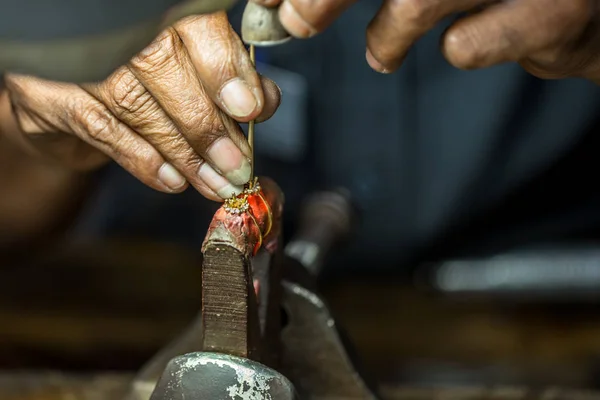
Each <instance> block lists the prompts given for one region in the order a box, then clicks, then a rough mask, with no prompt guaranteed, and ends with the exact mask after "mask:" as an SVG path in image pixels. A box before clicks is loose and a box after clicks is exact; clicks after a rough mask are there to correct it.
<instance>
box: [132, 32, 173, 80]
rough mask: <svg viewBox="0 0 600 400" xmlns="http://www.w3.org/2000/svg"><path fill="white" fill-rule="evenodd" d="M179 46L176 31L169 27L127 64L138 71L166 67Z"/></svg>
mask: <svg viewBox="0 0 600 400" xmlns="http://www.w3.org/2000/svg"><path fill="white" fill-rule="evenodd" d="M181 47H182V43H181V39H180V38H179V35H178V34H177V31H175V29H173V28H171V27H169V28H167V29H165V30H164V31H163V32H161V34H160V35H159V36H158V37H157V38H156V39H154V41H153V42H152V43H151V44H150V45H149V46H148V47H146V48H145V49H144V50H142V51H141V52H140V53H138V54H137V55H136V56H135V57H133V58H132V59H131V61H130V63H129V64H130V65H131V66H132V67H133V68H135V69H137V70H140V71H145V72H148V73H152V72H156V71H158V70H162V69H164V68H168V67H169V65H170V64H172V62H173V60H174V59H176V57H177V54H179V51H180V50H181Z"/></svg>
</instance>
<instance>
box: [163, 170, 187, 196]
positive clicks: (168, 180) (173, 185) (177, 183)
mask: <svg viewBox="0 0 600 400" xmlns="http://www.w3.org/2000/svg"><path fill="white" fill-rule="evenodd" d="M158 179H159V180H160V181H161V182H162V183H163V184H164V185H165V186H166V187H168V188H169V189H171V190H178V189H181V188H182V187H183V186H184V185H185V184H186V180H185V178H184V177H183V175H181V174H180V173H179V171H177V170H176V169H175V167H174V166H172V165H171V164H169V163H164V164H163V165H162V167H160V169H159V170H158Z"/></svg>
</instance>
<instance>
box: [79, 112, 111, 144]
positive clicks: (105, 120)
mask: <svg viewBox="0 0 600 400" xmlns="http://www.w3.org/2000/svg"><path fill="white" fill-rule="evenodd" d="M73 114H74V115H73V119H74V121H75V122H76V123H77V124H78V125H79V126H81V127H83V129H84V130H85V132H86V133H87V134H88V136H89V137H90V138H91V139H93V140H94V141H98V142H102V143H107V144H109V143H110V142H111V141H112V139H114V137H115V132H116V131H117V128H118V125H119V122H118V120H117V119H116V118H115V117H114V116H113V115H112V114H111V113H110V112H109V111H108V110H107V109H106V108H105V107H104V106H102V105H101V104H99V103H98V104H96V103H92V104H86V105H84V106H80V107H76V108H75V111H74V113H73Z"/></svg>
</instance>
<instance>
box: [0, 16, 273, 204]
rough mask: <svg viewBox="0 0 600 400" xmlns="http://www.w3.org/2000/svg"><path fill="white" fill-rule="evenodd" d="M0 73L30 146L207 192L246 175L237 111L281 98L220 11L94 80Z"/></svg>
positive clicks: (172, 189) (225, 191) (221, 191)
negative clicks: (116, 165)
mask: <svg viewBox="0 0 600 400" xmlns="http://www.w3.org/2000/svg"><path fill="white" fill-rule="evenodd" d="M5 81H6V87H7V89H8V91H7V96H8V97H9V100H10V102H11V104H12V107H13V112H14V115H15V116H16V118H15V120H16V123H17V125H18V128H19V129H16V131H17V132H18V134H19V137H16V138H15V139H17V140H19V141H21V142H22V143H24V144H26V145H28V146H29V148H30V149H34V150H36V151H38V152H41V153H45V155H48V154H50V155H52V156H54V157H56V158H59V159H61V161H63V162H67V163H70V164H71V165H72V166H76V167H81V168H90V167H91V166H93V165H96V164H98V163H100V162H102V160H103V159H104V158H105V156H104V155H106V156H108V157H110V158H112V159H114V160H115V161H116V162H117V163H119V164H120V165H121V166H123V167H124V168H125V169H126V170H127V171H129V172H130V173H132V174H133V175H134V176H136V177H137V178H138V179H140V180H141V181H142V182H144V183H145V184H147V185H148V186H151V187H153V188H155V189H157V190H160V191H163V192H167V193H176V192H181V191H183V190H185V189H186V187H187V186H188V184H190V185H192V186H193V187H194V188H196V189H197V190H198V191H200V192H201V193H202V194H203V195H204V196H206V197H208V198H210V199H213V200H220V199H222V198H227V197H229V196H231V195H232V193H239V192H240V191H241V190H242V185H243V184H244V183H246V182H247V181H248V180H249V178H250V164H249V157H250V149H249V147H248V143H247V142H246V140H245V138H244V136H243V133H242V131H241V129H240V127H239V126H238V124H237V123H236V121H238V122H247V121H250V120H251V119H254V118H257V119H258V120H259V121H261V120H265V119H267V118H268V117H270V116H271V115H272V114H273V113H274V111H275V110H276V108H277V107H278V105H279V101H280V92H279V89H278V87H277V85H275V83H274V82H272V81H271V80H269V79H266V78H264V77H260V76H259V75H258V74H257V73H256V71H255V69H254V67H253V66H252V63H251V61H250V59H249V56H248V52H247V50H246V49H245V47H244V45H243V44H242V42H241V40H240V39H239V38H238V36H237V35H236V33H235V32H234V31H233V29H232V28H231V26H230V25H229V22H228V21H227V17H226V15H225V14H224V13H217V14H213V15H204V16H194V17H188V18H186V19H183V20H181V21H180V22H178V23H176V24H175V25H173V26H172V27H170V28H168V29H166V30H165V31H164V32H162V33H161V34H160V35H159V36H158V37H157V38H156V39H155V41H154V42H153V43H151V44H150V45H149V46H148V47H147V48H146V49H144V50H142V51H141V52H140V53H139V54H138V55H137V56H135V57H134V58H133V59H132V60H131V61H130V62H129V63H128V65H125V66H123V67H121V68H119V69H118V70H117V71H115V72H114V73H113V74H112V75H111V76H110V77H108V78H107V79H106V80H105V81H103V82H100V83H90V84H85V85H75V84H69V83H59V82H50V81H45V80H41V79H36V78H33V77H29V76H21V75H14V74H8V75H6V77H5ZM5 101H6V99H5ZM0 123H2V121H1V119H0ZM4 124H5V125H6V122H5V123H4ZM4 130H5V131H10V130H11V129H10V127H6V126H4ZM13 131H14V130H13Z"/></svg>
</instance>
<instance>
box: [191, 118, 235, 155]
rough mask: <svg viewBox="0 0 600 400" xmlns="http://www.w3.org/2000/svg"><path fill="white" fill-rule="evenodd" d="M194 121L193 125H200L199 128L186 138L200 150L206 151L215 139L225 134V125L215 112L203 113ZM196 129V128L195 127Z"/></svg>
mask: <svg viewBox="0 0 600 400" xmlns="http://www.w3.org/2000/svg"><path fill="white" fill-rule="evenodd" d="M195 122H196V125H195V126H196V127H197V126H200V127H201V129H200V130H199V133H198V134H195V135H193V137H189V138H188V140H189V141H190V142H191V143H193V147H194V148H196V149H198V150H200V151H202V152H205V151H207V150H208V148H209V147H210V146H211V145H212V144H213V143H214V142H215V141H216V140H217V139H220V138H222V137H223V136H224V135H226V134H227V132H226V129H225V125H224V124H223V122H222V121H221V118H220V116H219V115H218V114H217V113H214V112H210V113H204V114H203V115H202V116H201V117H199V118H198V119H197V120H196V121H195ZM196 131H198V130H197V129H196ZM192 132H193V131H192Z"/></svg>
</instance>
